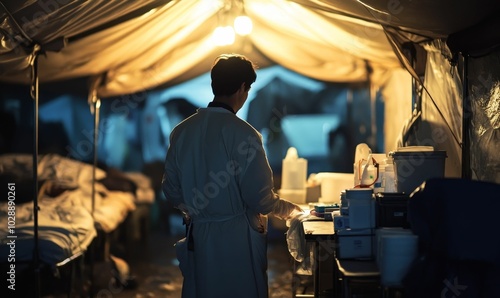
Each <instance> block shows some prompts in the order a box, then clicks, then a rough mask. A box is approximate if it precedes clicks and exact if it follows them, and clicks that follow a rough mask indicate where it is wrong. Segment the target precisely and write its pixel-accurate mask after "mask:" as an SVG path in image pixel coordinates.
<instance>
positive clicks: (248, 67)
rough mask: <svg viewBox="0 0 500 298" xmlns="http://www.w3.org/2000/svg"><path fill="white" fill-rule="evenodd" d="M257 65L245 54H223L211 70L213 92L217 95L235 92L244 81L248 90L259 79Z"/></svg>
mask: <svg viewBox="0 0 500 298" xmlns="http://www.w3.org/2000/svg"><path fill="white" fill-rule="evenodd" d="M255 68H256V66H255V65H254V64H253V63H252V61H250V60H248V59H247V58H246V57H245V56H243V55H239V54H223V55H220V56H219V57H217V59H215V62H214V65H213V66H212V70H211V72H210V77H211V78H212V92H213V93H214V95H215V96H225V95H231V94H233V93H235V92H236V91H237V90H238V88H240V86H241V84H242V83H245V88H246V90H249V89H250V86H251V85H252V83H253V82H255V80H256V79H257V74H256V72H255Z"/></svg>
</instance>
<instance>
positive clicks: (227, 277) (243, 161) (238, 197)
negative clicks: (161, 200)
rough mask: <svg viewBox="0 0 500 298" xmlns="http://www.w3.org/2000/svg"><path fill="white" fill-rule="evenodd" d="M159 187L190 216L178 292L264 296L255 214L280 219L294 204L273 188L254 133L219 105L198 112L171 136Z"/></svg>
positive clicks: (262, 237)
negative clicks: (190, 248)
mask: <svg viewBox="0 0 500 298" xmlns="http://www.w3.org/2000/svg"><path fill="white" fill-rule="evenodd" d="M162 187H163V191H164V193H165V196H166V198H167V200H170V201H172V202H173V204H174V206H176V207H177V208H179V209H181V210H183V211H186V212H188V213H189V216H190V217H191V218H192V221H193V227H192V232H193V241H194V251H192V252H191V251H190V252H189V254H190V257H189V259H190V262H192V263H191V264H190V265H189V267H190V268H194V270H193V271H194V274H193V272H190V273H189V274H187V273H186V272H183V275H184V283H183V297H184V298H187V297H196V298H203V297H210V298H212V297H214V298H215V297H217V298H224V297H248V298H258V297H268V283H267V273H266V271H267V242H266V233H265V232H259V231H258V230H259V226H260V228H265V229H266V230H267V226H266V225H267V222H265V223H263V221H262V219H263V217H262V216H260V214H263V215H267V214H269V213H272V214H273V215H275V216H277V217H280V218H286V217H287V216H288V215H289V214H290V213H291V212H292V211H293V210H294V209H295V208H296V205H295V204H293V203H291V202H288V201H286V200H283V199H280V198H279V197H278V196H277V195H276V193H275V192H274V191H273V178H272V171H271V168H270V167H269V163H268V161H267V158H266V154H265V152H264V149H263V146H262V137H261V135H260V134H259V132H258V131H257V130H255V129H254V128H253V127H252V126H251V125H249V124H248V123H247V122H245V121H244V120H242V119H240V118H238V117H237V116H236V115H235V114H233V113H231V112H230V111H228V110H226V109H224V108H219V107H210V108H201V109H199V110H198V112H197V113H196V114H194V115H193V116H191V117H189V118H188V119H186V120H185V121H183V122H181V123H180V124H179V125H178V126H177V127H176V128H175V129H174V130H173V131H172V133H171V136H170V147H169V149H168V153H167V157H166V162H165V172H164V176H163V180H162Z"/></svg>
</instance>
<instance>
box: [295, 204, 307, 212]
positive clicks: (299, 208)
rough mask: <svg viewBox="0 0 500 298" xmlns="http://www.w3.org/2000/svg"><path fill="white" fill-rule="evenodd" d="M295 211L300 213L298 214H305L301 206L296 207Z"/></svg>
mask: <svg viewBox="0 0 500 298" xmlns="http://www.w3.org/2000/svg"><path fill="white" fill-rule="evenodd" d="M294 210H295V211H298V212H302V213H304V212H305V211H304V209H302V208H301V207H300V206H299V205H295V209H294Z"/></svg>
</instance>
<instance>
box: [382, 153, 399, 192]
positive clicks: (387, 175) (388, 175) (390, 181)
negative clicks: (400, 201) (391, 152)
mask: <svg viewBox="0 0 500 298" xmlns="http://www.w3.org/2000/svg"><path fill="white" fill-rule="evenodd" d="M382 187H383V188H384V192H397V188H396V179H395V177H394V164H393V162H392V158H388V159H386V160H385V171H384V179H383V180H382Z"/></svg>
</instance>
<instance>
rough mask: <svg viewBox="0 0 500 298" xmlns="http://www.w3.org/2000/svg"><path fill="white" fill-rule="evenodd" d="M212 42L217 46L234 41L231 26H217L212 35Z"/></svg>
mask: <svg viewBox="0 0 500 298" xmlns="http://www.w3.org/2000/svg"><path fill="white" fill-rule="evenodd" d="M212 40H213V42H214V43H215V44H216V45H218V46H227V45H231V44H233V43H234V30H233V27H231V26H225V27H217V28H215V30H214V33H213V35H212Z"/></svg>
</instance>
